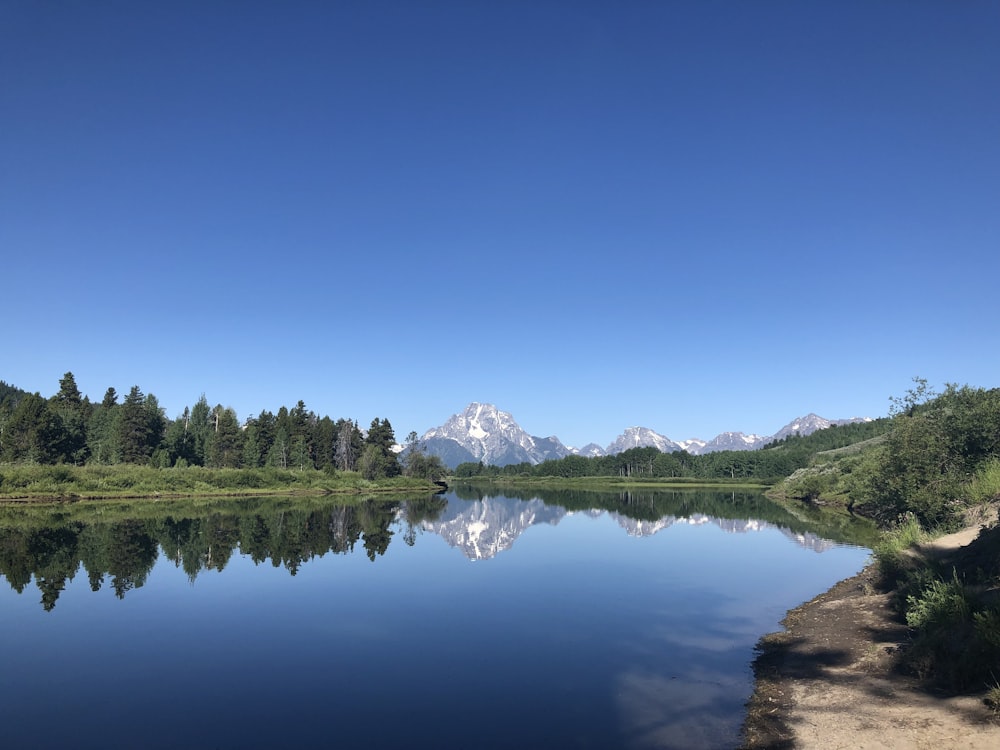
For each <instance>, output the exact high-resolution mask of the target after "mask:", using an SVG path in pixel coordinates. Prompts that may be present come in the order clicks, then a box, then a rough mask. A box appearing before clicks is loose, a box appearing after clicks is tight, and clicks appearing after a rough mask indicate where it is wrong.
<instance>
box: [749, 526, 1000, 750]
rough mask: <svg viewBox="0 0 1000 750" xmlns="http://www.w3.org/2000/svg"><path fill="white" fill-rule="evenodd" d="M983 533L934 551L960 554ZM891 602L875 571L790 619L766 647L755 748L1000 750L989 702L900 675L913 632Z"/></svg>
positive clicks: (957, 537)
mask: <svg viewBox="0 0 1000 750" xmlns="http://www.w3.org/2000/svg"><path fill="white" fill-rule="evenodd" d="M977 532H978V529H970V530H966V531H964V532H959V533H958V534H953V535H951V536H949V537H943V538H941V539H937V540H935V541H934V542H933V543H932V545H928V547H930V548H932V549H933V550H934V551H936V552H938V553H941V552H945V551H949V550H954V549H955V548H957V547H960V546H964V545H965V544H968V543H969V542H970V541H972V539H974V538H975V536H976V533H977ZM889 597H890V595H889V594H883V593H879V592H877V591H876V590H875V587H874V571H873V570H872V569H871V568H866V569H865V570H864V571H862V572H861V573H859V574H858V575H857V576H855V577H854V578H849V579H847V580H846V581H841V582H840V583H838V584H837V585H836V586H834V587H833V588H832V589H830V590H829V591H827V592H826V593H824V594H821V595H820V596H818V597H816V598H815V599H813V600H812V601H810V602H807V603H806V604H803V605H802V606H801V607H798V608H797V609H795V610H792V611H791V612H789V614H788V617H787V618H786V619H785V620H784V622H783V624H784V625H785V628H786V630H785V631H784V632H781V633H773V634H771V635H769V636H766V637H765V638H764V639H763V640H762V641H761V645H760V654H759V656H758V659H757V661H756V662H755V664H754V671H755V673H756V677H757V685H756V691H755V693H754V696H753V697H752V698H751V701H750V704H749V706H748V715H747V721H746V725H745V737H746V739H745V743H746V744H745V747H746V748H750V749H752V750H758V749H760V748H775V749H777V748H801V749H803V750H805V749H808V748H823V750H834V749H836V748H851V749H852V750H864V749H868V748H872V749H874V748H878V749H879V750H881V749H882V748H919V749H921V750H922V749H923V748H927V749H928V750H951V749H952V748H963V749H968V750H998V749H1000V724H997V723H996V721H995V717H994V716H993V713H992V711H991V710H990V709H989V708H987V707H986V706H985V705H984V704H983V702H982V700H980V699H977V698H971V697H958V698H954V697H952V698H949V697H944V696H941V695H936V694H934V693H932V692H929V691H928V690H927V689H926V688H922V687H921V685H920V684H919V683H918V682H917V681H916V680H915V679H913V678H911V677H907V676H906V675H902V674H900V673H899V672H898V671H896V670H894V669H893V662H894V659H893V654H894V653H895V651H896V650H897V649H898V648H900V647H901V646H903V645H904V644H905V643H906V641H907V637H908V633H907V629H906V626H905V625H904V624H902V623H901V622H900V621H899V618H898V615H897V614H896V613H895V612H894V611H893V609H892V608H891V606H890V602H889Z"/></svg>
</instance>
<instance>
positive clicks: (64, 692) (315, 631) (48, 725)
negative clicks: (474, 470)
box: [0, 493, 868, 748]
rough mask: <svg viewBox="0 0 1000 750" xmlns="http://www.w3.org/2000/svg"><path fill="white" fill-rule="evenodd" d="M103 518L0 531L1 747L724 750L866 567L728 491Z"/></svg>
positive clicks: (237, 506)
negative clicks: (805, 616)
mask: <svg viewBox="0 0 1000 750" xmlns="http://www.w3.org/2000/svg"><path fill="white" fill-rule="evenodd" d="M125 507H126V506H123V505H110V506H109V505H104V506H100V505H95V506H82V505H77V506H70V507H69V508H64V509H62V510H60V511H57V513H58V517H57V516H56V515H54V514H46V513H43V512H41V511H39V510H37V509H29V510H30V515H29V516H26V515H25V514H26V510H25V509H18V508H14V509H3V510H2V511H0V575H2V576H3V577H4V578H5V580H6V581H7V583H8V584H9V585H7V586H3V590H2V591H0V633H2V634H3V635H2V638H0V665H2V670H0V726H2V727H3V734H2V737H3V745H4V746H6V747H11V748H14V747H16V748H31V747H37V748H49V747H52V748H62V747H73V748H119V747H120V748H126V747H127V748H132V747H143V748H182V747H184V748H187V747H206V748H271V747H290V746H315V745H319V744H322V745H325V746H331V747H334V746H336V747H362V746H368V747H377V748H403V747H410V746H412V745H415V744H420V745H422V746H436V747H441V748H510V747H518V748H654V747H677V748H724V747H734V746H736V745H737V744H738V741H739V728H740V724H741V722H742V719H743V705H744V702H745V701H746V699H747V698H748V696H749V694H750V691H751V687H752V675H751V672H750V662H751V660H752V658H753V647H754V644H755V643H756V641H757V640H758V638H759V637H760V636H761V635H762V634H763V633H765V632H769V631H772V630H775V629H776V628H777V627H778V622H779V620H780V619H781V618H782V617H783V616H784V613H785V611H786V610H787V609H789V608H790V607H792V606H795V605H796V604H798V603H800V602H802V601H804V600H806V599H809V598H811V597H812V596H814V595H816V594H818V593H819V592H821V591H822V590H824V589H826V588H828V587H829V586H830V585H832V584H833V583H834V582H836V581H838V580H840V579H843V578H845V577H847V576H850V575H852V574H854V573H855V572H857V571H858V570H859V569H860V568H861V567H862V566H863V565H864V563H865V561H866V559H867V556H868V550H867V549H866V548H864V547H863V546H861V543H859V542H858V539H859V538H862V539H863V537H858V536H857V534H856V533H855V531H853V530H852V529H850V528H836V529H834V530H831V529H829V528H827V527H824V526H822V525H820V526H810V525H809V524H807V523H804V522H802V521H800V520H797V519H795V518H792V517H791V516H789V515H788V514H787V513H784V512H783V511H781V510H780V509H778V508H777V507H776V506H773V505H771V504H770V503H768V502H767V501H766V500H764V499H763V498H762V497H761V496H759V495H746V494H743V495H740V494H735V495H734V494H732V493H727V494H719V493H656V494H653V493H646V494H645V495H619V494H615V495H601V494H595V493H587V494H580V493H558V494H556V495H554V496H552V497H545V499H544V500H543V499H541V498H539V497H537V496H531V495H529V496H527V497H526V498H508V497H495V496H493V497H490V496H485V497H480V496H478V495H474V494H473V495H471V496H464V495H463V496H462V497H459V496H457V495H455V494H451V495H448V496H447V497H443V498H436V499H420V500H411V501H386V500H379V501H370V502H367V503H363V504H361V505H355V506H342V505H337V504H335V503H332V502H330V501H327V500H319V499H316V500H307V501H291V500H274V499H272V500H253V501H228V502H225V503H211V502H204V503H195V502H190V501H189V502H187V503H175V504H156V505H153V504H146V505H143V506H142V507H141V508H140V509H136V510H135V511H134V513H135V517H130V513H131V512H132V511H127V510H125ZM834 540H839V541H834ZM852 541H853V543H852Z"/></svg>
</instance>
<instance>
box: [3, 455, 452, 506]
mask: <svg viewBox="0 0 1000 750" xmlns="http://www.w3.org/2000/svg"><path fill="white" fill-rule="evenodd" d="M440 489H441V487H440V486H439V485H438V484H436V483H435V482H432V481H431V480H429V479H417V478H413V477H392V478H387V479H376V480H368V479H364V478H363V477H362V476H361V475H360V474H358V473H357V472H353V471H320V470H317V469H277V468H273V467H268V468H264V469H211V468H206V467H202V466H187V467H183V468H182V467H172V468H168V469H161V468H155V467H152V466H138V465H132V464H119V465H114V466H67V465H58V466H36V465H0V502H2V503H12V502H52V501H62V502H72V501H76V500H109V499H115V500H124V499H153V498H181V497H247V496H257V495H288V494H303V495H371V494H382V493H395V494H398V493H414V494H424V493H434V492H438V491H440Z"/></svg>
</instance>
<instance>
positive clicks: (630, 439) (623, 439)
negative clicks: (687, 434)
mask: <svg viewBox="0 0 1000 750" xmlns="http://www.w3.org/2000/svg"><path fill="white" fill-rule="evenodd" d="M629 448H656V449H657V450H658V451H660V453H673V452H674V451H679V450H681V446H680V445H678V444H677V443H675V442H674V441H673V440H671V439H670V438H668V437H664V436H663V435H661V434H660V433H658V432H653V431H652V430H651V429H649V428H648V427H626V428H625V432H623V433H622V434H621V435H619V436H618V438H617V439H616V440H615V441H614V442H613V443H612V444H611V445H609V446H608V447H607V448H606V449H605V451H604V453H605V455H608V456H613V455H615V454H617V453H623V452H624V451H627V450H628V449H629Z"/></svg>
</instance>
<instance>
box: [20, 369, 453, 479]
mask: <svg viewBox="0 0 1000 750" xmlns="http://www.w3.org/2000/svg"><path fill="white" fill-rule="evenodd" d="M408 442H409V443H410V447H411V448H412V449H413V450H410V451H408V452H407V456H406V459H405V460H404V461H403V462H400V460H399V456H398V455H397V453H396V452H395V450H394V446H395V444H396V436H395V433H394V431H393V428H392V425H391V424H390V422H389V420H388V419H382V418H379V417H376V418H375V419H373V420H372V422H371V424H370V425H369V427H368V430H367V431H364V432H363V431H362V430H361V429H360V428H359V426H358V424H357V422H356V421H352V420H349V419H343V418H342V419H337V420H333V419H331V418H330V417H328V416H323V417H320V416H318V415H317V414H315V413H314V412H312V411H311V410H309V409H307V408H306V405H305V403H304V402H303V401H301V400H300V401H298V402H297V403H296V404H295V406H293V407H292V408H290V409H289V408H287V407H285V406H282V407H281V408H279V409H278V411H277V412H271V411H268V410H264V411H261V412H260V414H258V415H257V416H255V417H250V418H249V419H247V420H245V421H244V422H242V423H241V422H240V420H239V419H238V417H237V415H236V412H235V411H234V410H233V409H231V408H228V407H223V406H222V405H221V404H217V405H216V406H210V405H209V403H208V401H207V400H206V398H205V396H204V395H202V396H201V398H199V399H198V401H197V402H196V403H195V404H194V406H192V407H185V408H184V411H183V413H182V414H181V415H179V416H178V417H177V418H176V419H168V418H167V417H166V415H165V413H164V410H163V409H162V408H161V407H160V404H159V401H158V400H157V398H156V396H154V395H153V394H151V393H150V394H145V393H143V392H142V390H141V389H140V388H139V386H137V385H136V386H133V387H132V388H131V390H129V392H128V394H127V395H126V396H125V397H124V398H122V399H120V398H119V394H118V393H117V391H116V390H115V389H114V388H108V389H107V391H106V392H105V394H104V398H103V399H102V400H101V401H100V402H96V403H92V402H91V401H90V399H89V398H88V397H86V396H84V395H83V394H81V393H80V390H79V388H78V387H77V384H76V379H75V378H74V376H73V373H72V372H67V373H66V374H65V375H64V376H63V377H62V379H61V380H60V381H59V390H58V392H57V393H56V394H55V395H54V396H52V397H51V398H43V397H42V396H41V395H40V394H38V393H28V392H26V391H22V390H20V389H18V388H16V387H14V386H11V385H8V384H7V383H4V382H2V381H0V462H3V463H35V464H74V465H78V466H79V465H84V464H98V465H113V464H144V465H151V466H155V467H159V468H169V467H185V466H206V467H210V468H262V467H267V466H271V467H275V468H280V469H289V468H295V469H302V470H304V469H318V470H321V471H327V472H331V473H335V472H337V471H357V472H359V473H360V474H361V475H362V476H364V478H366V479H383V478H389V477H394V476H398V475H400V474H407V475H409V476H417V477H421V478H432V479H433V478H437V477H439V476H441V475H442V474H443V473H444V467H443V466H442V465H441V463H440V461H435V460H434V457H433V456H426V455H424V454H423V453H422V452H421V451H420V450H419V449H417V447H416V435H415V434H414V433H411V435H410V437H409V439H408Z"/></svg>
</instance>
